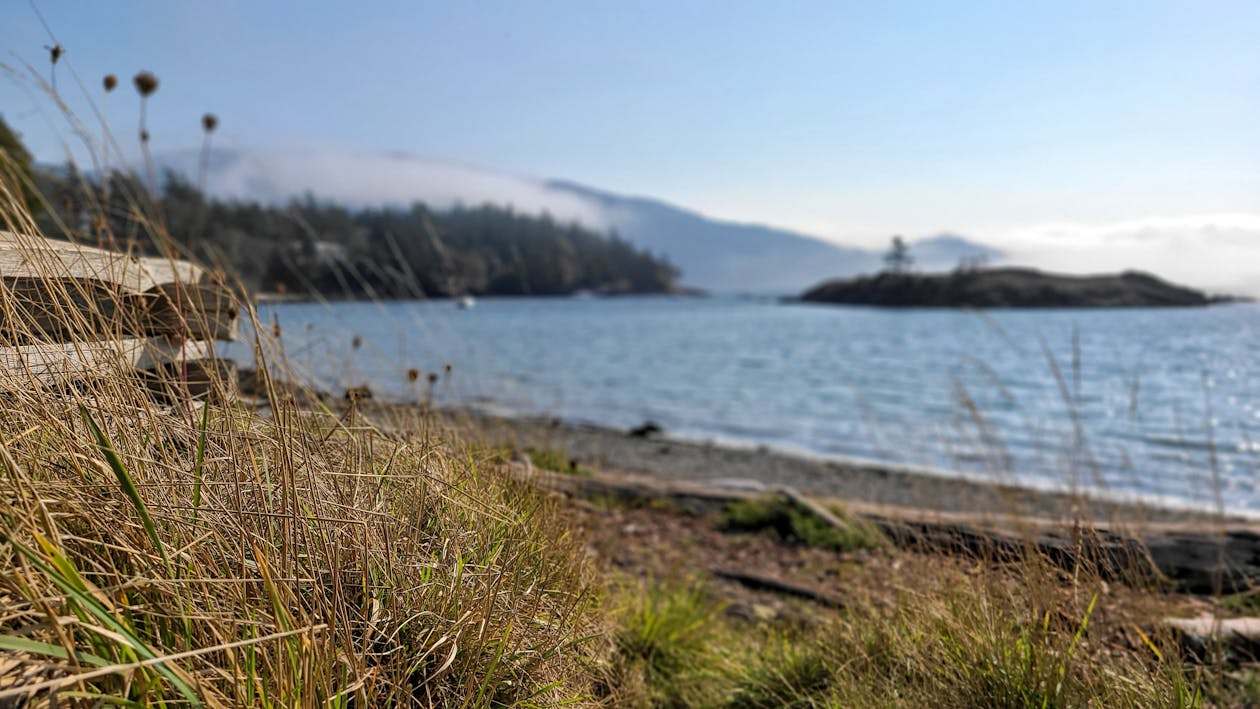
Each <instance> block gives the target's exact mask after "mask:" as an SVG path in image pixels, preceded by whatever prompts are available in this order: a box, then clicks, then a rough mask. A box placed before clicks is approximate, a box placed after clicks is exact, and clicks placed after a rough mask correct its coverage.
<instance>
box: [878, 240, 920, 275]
mask: <svg viewBox="0 0 1260 709" xmlns="http://www.w3.org/2000/svg"><path fill="white" fill-rule="evenodd" d="M913 264H914V257H913V256H911V255H910V247H909V246H907V245H906V240H905V239H903V238H901V236H900V235H898V236H894V237H893V238H892V245H891V246H889V247H888V251H887V252H886V253H885V254H884V268H885V270H887V271H888V272H890V273H904V272H905V271H906V270H908V269H909V268H910V266H912V265H913Z"/></svg>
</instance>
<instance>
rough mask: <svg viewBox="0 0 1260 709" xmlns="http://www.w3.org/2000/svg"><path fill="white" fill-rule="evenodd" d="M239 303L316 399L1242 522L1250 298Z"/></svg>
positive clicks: (1249, 428) (1253, 453) (1259, 417)
mask: <svg viewBox="0 0 1260 709" xmlns="http://www.w3.org/2000/svg"><path fill="white" fill-rule="evenodd" d="M260 316H261V318H262V320H263V321H264V322H266V323H267V324H268V325H271V324H272V323H278V324H279V325H280V332H281V341H282V343H283V345H284V351H285V353H286V357H287V359H288V364H289V366H290V368H291V369H292V370H293V371H295V372H298V373H300V375H301V376H302V377H303V378H305V379H307V380H308V382H309V383H311V384H314V385H316V386H320V387H323V388H326V389H328V390H331V391H334V392H340V391H344V390H345V389H346V388H348V387H350V386H358V385H363V384H366V385H367V386H369V387H370V388H371V389H372V390H373V392H374V394H375V395H376V396H377V397H378V398H384V399H389V400H395V401H420V400H423V399H424V398H425V397H432V398H433V400H434V401H435V403H437V404H440V405H456V404H470V405H474V406H479V407H482V408H485V409H488V410H489V411H491V412H493V413H500V414H505V415H521V414H544V415H549V416H555V417H557V418H560V419H563V420H566V421H571V422H587V423H594V424H601V425H606V426H612V427H620V428H628V427H632V426H635V425H638V424H641V423H643V422H644V421H646V420H651V421H654V422H656V423H658V424H659V425H661V426H662V427H663V428H664V429H665V431H666V432H667V433H668V434H669V435H673V436H678V437H682V438H688V439H697V440H711V441H715V442H718V443H728V444H735V445H748V446H756V445H764V446H769V447H772V448H777V449H782V450H786V451H793V452H800V453H806V454H811V455H818V456H826V457H835V458H856V459H862V460H873V461H879V462H885V463H893V464H901V465H913V466H918V467H923V468H927V469H930V470H932V471H935V472H938V473H940V474H956V475H966V476H971V477H977V476H978V477H984V478H987V479H993V480H997V481H1002V482H1014V483H1016V484H1023V485H1030V486H1039V487H1050V488H1056V489H1059V488H1062V489H1072V488H1076V489H1087V490H1092V491H1095V492H1099V493H1105V494H1108V495H1113V496H1119V497H1122V498H1132V497H1141V498H1146V499H1151V500H1154V501H1159V502H1162V503H1171V504H1178V505H1188V506H1192V507H1198V508H1216V507H1218V506H1219V507H1221V508H1224V509H1226V510H1229V511H1233V512H1240V513H1249V514H1260V486H1258V485H1257V478H1258V477H1260V358H1258V357H1257V353H1260V306H1257V305H1254V304H1234V305H1219V306H1213V307H1210V308H1193V309H1115V310H1109V309H1107V310H990V311H983V312H980V311H965V310H929V309H923V310H915V309H910V310H888V309H877V308H861V307H842V306H818V305H805V304H795V303H780V302H776V301H775V300H772V299H758V298H735V297H729V298H728V297H711V298H682V297H627V298H505V299H482V300H480V301H477V303H476V305H475V307H472V308H466V309H462V308H458V307H456V304H454V303H452V302H450V301H422V302H407V301H396V302H345V303H333V304H321V303H284V304H273V305H267V306H263V307H262V308H260ZM243 354H244V353H243V352H237V355H238V358H239V357H242V356H243ZM448 364H449V365H450V369H449V372H448V371H447V365H448ZM411 369H415V370H417V371H418V372H419V374H420V376H419V377H418V379H417V380H416V381H414V382H413V381H409V377H408V370H411ZM430 372H433V373H436V374H437V382H436V383H435V384H433V385H430V384H429V383H428V377H427V375H428V373H430Z"/></svg>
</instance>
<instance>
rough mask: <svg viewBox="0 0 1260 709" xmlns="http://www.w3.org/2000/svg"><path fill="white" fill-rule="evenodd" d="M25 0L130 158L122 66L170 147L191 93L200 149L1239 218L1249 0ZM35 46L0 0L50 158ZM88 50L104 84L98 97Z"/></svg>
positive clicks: (6, 51)
mask: <svg viewBox="0 0 1260 709" xmlns="http://www.w3.org/2000/svg"><path fill="white" fill-rule="evenodd" d="M34 7H37V8H38V9H39V12H40V13H41V14H42V15H43V18H44V20H46V22H47V25H48V27H49V28H50V29H51V30H52V32H53V34H55V36H56V39H57V40H58V41H60V43H61V44H62V45H63V46H64V47H65V48H66V50H67V54H66V55H65V58H64V60H63V63H62V64H60V65H59V66H58V67H57V74H56V75H57V80H58V88H59V90H60V93H61V95H62V96H63V97H65V98H66V101H67V103H68V104H70V106H71V107H72V108H74V109H75V111H76V112H77V113H78V114H79V115H80V116H92V115H93V114H92V109H91V108H90V107H88V105H87V103H86V102H85V101H84V100H83V98H82V92H81V91H80V90H79V89H78V88H77V87H76V86H75V78H74V76H73V75H72V72H71V70H73V73H76V74H77V75H78V76H79V77H80V78H81V79H82V82H83V84H84V85H85V86H86V88H87V90H88V93H89V94H90V95H91V97H92V98H93V99H94V100H95V101H97V102H98V108H99V110H101V111H102V113H103V114H104V116H105V118H106V119H107V120H108V122H109V124H110V125H111V126H113V127H114V131H115V133H116V134H117V136H118V138H119V143H120V145H121V146H122V148H123V150H124V152H129V153H131V154H134V152H135V147H134V144H135V142H136V141H135V138H134V136H135V132H136V129H135V127H134V126H135V125H136V122H137V120H138V102H137V100H136V97H135V94H134V92H133V91H132V90H131V88H130V85H129V83H130V82H129V78H130V77H131V76H132V75H133V74H134V73H135V72H136V71H139V70H141V69H148V70H151V71H153V72H155V73H156V74H157V75H158V77H159V78H160V79H161V87H160V89H159V90H158V92H157V94H156V95H155V96H154V97H153V99H152V101H151V105H150V112H149V121H150V132H151V134H152V136H153V146H154V149H155V150H159V151H162V150H165V151H172V152H178V151H181V150H184V151H188V150H193V149H195V148H196V147H197V146H198V145H199V144H200V141H201V133H200V128H199V121H200V117H201V115H202V113H203V112H205V111H213V112H214V113H216V114H217V115H218V116H219V118H220V130H219V132H218V133H217V134H216V136H215V141H216V142H217V144H218V145H221V146H224V147H230V148H233V149H239V150H244V151H249V152H252V153H255V154H258V155H268V154H277V155H290V156H291V155H296V154H306V155H311V154H318V155H322V156H327V157H328V159H326V160H321V161H319V162H320V164H321V165H322V166H323V169H325V170H328V171H330V172H332V173H336V172H339V171H340V172H342V173H345V172H346V171H345V170H339V167H338V163H337V160H336V156H339V155H341V156H377V157H380V156H385V155H397V154H405V155H409V156H415V157H416V158H417V159H423V160H429V161H433V162H436V163H438V164H443V165H448V166H454V167H455V168H457V169H456V170H455V172H459V173H461V174H463V173H467V174H477V173H489V174H492V175H498V176H500V177H503V178H504V179H505V180H507V181H508V182H510V181H511V180H512V179H515V178H520V179H523V180H525V181H526V182H528V181H529V180H530V179H532V178H564V179H568V180H573V181H577V182H581V183H584V184H589V185H592V186H596V187H599V188H601V189H605V190H609V191H613V192H619V193H626V194H636V195H650V196H655V197H660V198H663V199H666V200H668V201H670V202H672V203H675V204H679V205H684V206H687V207H689V208H693V209H696V210H698V211H700V212H703V213H705V214H707V215H711V216H715V217H722V218H728V219H734V220H741V221H753V222H760V223H767V224H772V225H776V226H782V227H788V228H795V229H798V230H801V231H804V232H807V233H811V234H816V235H818V236H821V237H824V238H828V239H832V240H836V241H842V242H845V243H851V244H864V245H873V244H879V243H884V242H886V240H887V238H888V236H889V235H890V234H893V233H904V234H911V235H918V234H930V233H936V232H941V231H951V232H957V233H961V234H965V235H968V236H971V237H974V238H978V239H982V240H985V241H987V242H989V243H993V244H995V245H998V246H1008V247H1013V248H1015V249H1016V250H1017V251H1018V250H1020V249H1023V250H1024V251H1025V252H1027V253H1043V255H1048V256H1049V257H1054V256H1055V254H1056V253H1057V251H1056V248H1055V245H1056V244H1061V243H1065V242H1064V240H1065V239H1066V240H1067V241H1068V242H1070V243H1073V244H1077V243H1081V244H1084V245H1085V247H1089V246H1090V245H1091V244H1097V245H1099V246H1100V248H1101V247H1107V248H1110V247H1111V246H1114V245H1115V244H1116V243H1127V244H1129V245H1130V246H1133V244H1137V246H1135V247H1133V248H1136V249H1137V252H1142V251H1143V250H1149V249H1150V248H1152V246H1151V245H1152V244H1159V245H1160V246H1159V248H1160V249H1162V250H1163V252H1164V253H1166V255H1167V258H1169V259H1175V257H1176V253H1177V251H1176V249H1177V248H1178V244H1180V245H1182V246H1184V245H1185V244H1186V243H1187V242H1189V243H1191V244H1193V243H1194V242H1195V239H1196V238H1200V239H1207V240H1211V239H1213V238H1215V237H1213V236H1212V235H1213V234H1216V233H1218V232H1222V231H1224V232H1228V233H1229V234H1230V236H1229V237H1228V238H1225V239H1223V240H1222V241H1220V243H1218V242H1217V241H1212V244H1213V247H1212V253H1214V254H1216V255H1217V261H1219V262H1220V263H1228V262H1231V261H1234V260H1237V257H1238V256H1239V255H1241V254H1242V253H1243V252H1242V251H1239V249H1244V248H1245V249H1247V251H1246V253H1247V254H1251V253H1252V251H1251V247H1252V246H1253V242H1260V42H1257V41H1256V37H1257V33H1258V31H1260V3H1257V2H1254V1H1249V2H1214V1H1212V0H1197V1H1194V2H1161V1H1159V0H1147V1H1145V2H1123V1H1118V0H1117V1H1108V2H1096V1H1094V2H1073V1H1069V0H1061V1H1058V2H1044V3H1041V2H1018V3H1011V2H949V3H946V2H930V3H913V2H889V3H878V2H851V3H846V2H834V1H832V2H827V1H813V0H805V1H801V2H784V3H762V2H757V3H753V2H747V3H744V2H729V1H728V2H679V1H677V0H674V1H669V2H665V1H662V2H653V1H646V0H645V1H639V2H632V3H592V2H589V1H582V2H563V1H554V2H511V3H506V2H505V3H484V2H451V3H431V2H415V1H410V2H402V1H389V0H384V1H379V2H372V3H361V2H356V3H349V2H311V3H301V4H291V3H279V2H266V1H252V2H246V1H237V2H232V1H231V0H229V1H228V2H218V3H197V4H194V3H160V2H156V1H155V0H146V1H143V2H141V1H137V2H117V3H82V2H70V1H60V0H57V1H54V0H46V1H38V0H37V2H35V3H34ZM50 43H51V40H50V39H49V34H48V32H47V31H46V30H45V28H44V26H43V24H42V23H41V21H40V18H39V17H38V16H37V14H36V12H35V11H34V10H33V9H32V5H30V4H27V3H25V2H22V0H10V5H9V7H8V9H7V11H6V13H5V22H4V23H3V24H2V25H0V62H4V63H5V64H7V65H8V66H9V67H10V69H11V70H10V71H9V72H8V74H9V76H8V77H7V79H6V80H3V81H0V112H3V114H4V116H5V118H6V119H7V120H8V121H9V122H10V123H12V124H13V125H15V126H16V127H17V128H18V129H19V130H20V131H21V132H22V133H23V135H24V138H25V140H26V141H27V143H28V145H29V146H30V147H31V148H32V150H33V152H35V153H36V155H37V157H39V158H40V159H41V160H44V161H49V162H55V161H58V160H59V159H60V158H61V157H62V156H64V155H65V151H66V148H65V147H64V146H66V145H67V144H73V134H72V133H71V132H69V131H67V129H66V124H65V121H64V120H63V119H61V118H60V117H59V116H58V115H57V114H56V112H55V111H52V110H50V108H49V103H48V101H47V100H46V98H44V97H42V96H41V95H40V92H39V91H38V90H37V88H35V86H34V82H33V81H32V80H31V79H30V78H29V77H27V78H23V77H22V76H15V74H16V75H22V74H25V73H26V72H27V69H26V68H25V67H26V64H29V66H30V67H31V69H33V70H34V72H35V73H36V74H37V75H38V76H40V77H43V78H47V77H48V56H47V51H46V50H45V49H44V48H43V47H44V45H46V44H50ZM107 72H114V73H116V74H118V75H119V77H120V78H122V79H123V80H124V86H123V87H122V90H119V91H116V92H115V93H114V94H112V95H111V96H110V97H109V100H108V103H105V102H102V101H101V96H102V92H101V90H100V78H101V76H103V75H104V74H105V73H107ZM94 121H95V118H92V119H91V121H89V122H91V123H92V124H93V125H96V124H95V123H94ZM68 136H69V137H68ZM311 162H312V161H311V160H309V159H307V160H305V161H304V162H303V163H302V166H301V167H300V170H310V169H312V167H311V165H310V163H311ZM354 164H356V165H362V164H363V162H362V160H361V159H359V161H358V162H356V163H354ZM291 172H298V174H297V175H296V177H298V178H300V176H301V174H303V173H301V172H300V171H299V168H297V167H295V168H293V169H292V170H291ZM346 179H351V178H346ZM450 179H451V180H454V181H455V183H457V182H458V180H459V179H460V178H459V177H458V176H455V177H451V178H450ZM483 182H484V179H483ZM455 183H452V184H455ZM452 189H455V188H452ZM1170 230H1171V232H1170ZM1172 232H1175V234H1174V235H1173V236H1169V234H1170V233H1172ZM1117 234H1119V236H1117ZM1135 234H1136V235H1137V236H1135ZM1142 234H1145V235H1146V237H1145V238H1143V237H1142V236H1141V235H1142ZM1152 234H1153V235H1154V236H1151V235H1152ZM1056 235H1057V236H1056ZM1065 235H1066V236H1065ZM1205 235H1206V236H1205ZM1109 239H1110V241H1108V240H1109ZM1221 244H1223V245H1221ZM1083 248H1084V247H1083ZM1038 250H1040V251H1038ZM1103 250H1104V251H1105V249H1103ZM1086 252H1088V248H1086ZM1137 252H1135V253H1137ZM1100 253H1101V251H1100ZM1125 253H1128V252H1127V251H1126V252H1125ZM1255 255H1256V256H1258V257H1260V250H1256V251H1255ZM1058 256H1059V257H1060V260H1062V258H1061V257H1062V254H1059V255H1058ZM1078 257H1079V258H1084V259H1086V260H1088V258H1089V257H1088V254H1087V255H1086V256H1079V255H1078V256H1073V258H1078ZM1204 263H1205V265H1204V268H1210V265H1208V264H1207V262H1206V261H1205V262H1204ZM1240 277H1241V276H1240Z"/></svg>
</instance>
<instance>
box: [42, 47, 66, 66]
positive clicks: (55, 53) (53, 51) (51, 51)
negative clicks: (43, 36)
mask: <svg viewBox="0 0 1260 709" xmlns="http://www.w3.org/2000/svg"><path fill="white" fill-rule="evenodd" d="M45 49H47V50H48V57H49V58H50V59H52V63H53V64H56V63H57V60H58V59H61V55H62V54H65V53H66V50H64V49H62V48H61V45H60V44H54V45H53V46H51V47H48V46H45Z"/></svg>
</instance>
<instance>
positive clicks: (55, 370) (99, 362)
mask: <svg viewBox="0 0 1260 709" xmlns="http://www.w3.org/2000/svg"><path fill="white" fill-rule="evenodd" d="M213 357H214V350H213V346H212V344H211V343H209V342H204V341H194V342H184V343H182V344H181V343H178V342H177V341H175V340H172V339H169V338H166V337H154V338H129V339H122V340H100V341H96V342H64V343H63V342H43V343H37V344H28V345H18V346H15V347H0V390H7V391H14V390H18V389H29V388H33V387H36V388H37V387H40V386H43V387H50V386H58V385H65V384H70V383H73V382H74V381H76V380H80V379H84V378H86V377H91V376H98V375H101V374H106V373H109V372H119V371H125V370H133V369H134V370H141V371H154V370H157V369H159V368H162V367H165V366H167V365H169V364H171V363H173V362H197V361H201V360H207V359H212V358H213Z"/></svg>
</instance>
